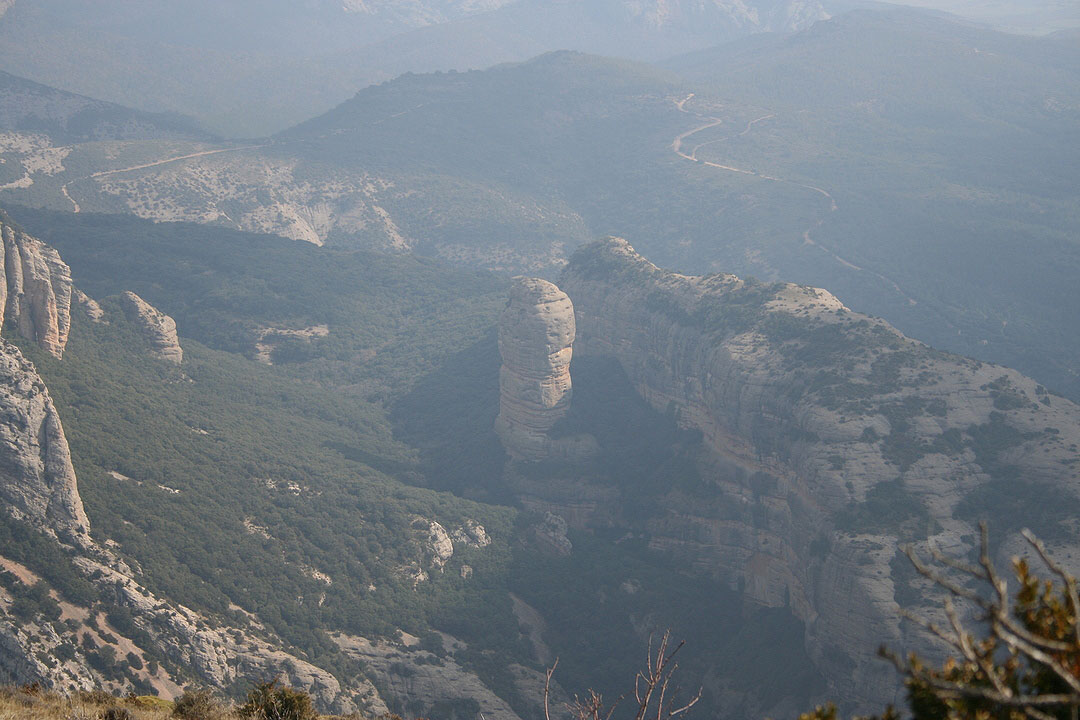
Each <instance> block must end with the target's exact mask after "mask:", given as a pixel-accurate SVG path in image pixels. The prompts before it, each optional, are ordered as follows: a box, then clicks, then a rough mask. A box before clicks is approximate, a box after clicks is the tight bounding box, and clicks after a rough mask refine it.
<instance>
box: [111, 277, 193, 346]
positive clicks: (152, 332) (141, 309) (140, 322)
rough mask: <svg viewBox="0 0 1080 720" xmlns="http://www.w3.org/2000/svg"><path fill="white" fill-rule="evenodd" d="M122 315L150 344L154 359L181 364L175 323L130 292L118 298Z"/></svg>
mask: <svg viewBox="0 0 1080 720" xmlns="http://www.w3.org/2000/svg"><path fill="white" fill-rule="evenodd" d="M120 305H121V306H122V307H123V308H124V314H126V315H127V316H128V319H129V320H131V321H132V322H134V323H135V324H136V325H137V326H138V327H139V330H140V331H142V334H143V336H144V337H145V338H146V339H147V341H148V342H149V343H150V348H151V353H152V354H153V355H154V357H156V358H159V359H161V360H165V361H167V362H171V363H173V364H174V365H179V364H180V363H181V362H183V359H184V351H183V349H182V348H181V347H180V341H179V340H178V339H177V337H176V321H175V320H173V319H172V318H171V317H169V316H168V315H166V314H165V313H163V312H161V311H160V310H158V309H157V308H155V307H154V306H153V305H151V304H150V303H148V302H146V301H145V300H143V299H142V298H141V297H139V296H138V295H136V294H135V293H133V292H131V291H130V290H129V291H127V292H125V293H124V294H123V295H121V296H120Z"/></svg>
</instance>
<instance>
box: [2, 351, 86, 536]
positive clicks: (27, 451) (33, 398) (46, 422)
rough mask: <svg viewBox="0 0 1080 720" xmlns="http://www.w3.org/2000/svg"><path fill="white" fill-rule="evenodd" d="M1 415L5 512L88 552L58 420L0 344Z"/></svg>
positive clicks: (45, 396) (29, 369)
mask: <svg viewBox="0 0 1080 720" xmlns="http://www.w3.org/2000/svg"><path fill="white" fill-rule="evenodd" d="M0 409H2V412H0V499H2V500H3V503H4V505H5V506H6V508H7V510H8V512H10V513H11V514H13V515H15V516H16V517H18V518H20V519H23V520H27V521H28V522H30V523H31V524H33V525H35V526H37V527H39V528H41V529H43V530H45V531H46V532H49V533H50V534H52V535H54V536H58V537H59V538H60V539H62V540H63V541H65V542H69V543H75V544H76V545H80V546H86V545H87V544H88V543H89V537H88V534H87V533H88V532H89V529H90V522H89V520H87V518H86V513H85V512H84V511H83V505H82V499H81V498H80V497H79V490H78V487H77V485H76V480H75V470H74V469H73V468H72V466H71V454H70V452H69V451H68V444H67V439H66V438H65V437H64V428H63V427H62V426H61V424H60V417H59V416H58V415H57V413H56V408H55V407H54V406H53V402H52V398H50V397H49V391H48V389H47V388H46V387H45V383H44V382H43V381H42V379H41V377H40V376H38V374H37V371H36V370H35V369H34V366H33V365H32V364H30V362H29V361H27V360H26V359H25V358H24V357H23V356H22V353H21V352H19V349H18V348H16V347H15V346H14V345H12V344H11V343H8V342H7V341H3V340H0Z"/></svg>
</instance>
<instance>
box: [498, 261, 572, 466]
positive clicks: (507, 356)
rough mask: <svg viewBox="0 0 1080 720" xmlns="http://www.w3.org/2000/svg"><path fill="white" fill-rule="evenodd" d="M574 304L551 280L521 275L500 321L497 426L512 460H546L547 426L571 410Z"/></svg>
mask: <svg viewBox="0 0 1080 720" xmlns="http://www.w3.org/2000/svg"><path fill="white" fill-rule="evenodd" d="M574 334H575V324H574V306H573V304H572V303H571V302H570V298H569V297H567V296H566V293H564V292H563V291H562V290H560V289H559V288H558V287H556V286H555V285H553V284H552V283H550V282H548V281H546V280H541V279H539V278H526V277H519V278H515V279H514V284H513V286H512V287H511V288H510V302H509V303H508V304H507V306H506V310H504V311H503V314H502V317H501V319H500V320H499V353H500V354H501V355H502V363H503V364H502V368H501V369H500V370H499V416H498V418H497V419H496V420H495V431H496V432H497V433H498V435H499V438H500V439H501V440H502V443H503V446H504V447H505V448H506V450H507V452H509V453H510V456H511V457H512V458H514V459H519V460H542V459H545V458H546V457H548V456H549V455H550V454H551V451H552V441H551V439H550V438H549V436H548V433H549V431H550V430H551V429H552V427H553V426H554V425H555V423H556V422H558V421H559V419H560V418H562V417H563V416H565V415H566V413H567V411H568V410H569V409H570V394H571V387H570V357H571V355H572V354H573V349H572V346H573V343H574Z"/></svg>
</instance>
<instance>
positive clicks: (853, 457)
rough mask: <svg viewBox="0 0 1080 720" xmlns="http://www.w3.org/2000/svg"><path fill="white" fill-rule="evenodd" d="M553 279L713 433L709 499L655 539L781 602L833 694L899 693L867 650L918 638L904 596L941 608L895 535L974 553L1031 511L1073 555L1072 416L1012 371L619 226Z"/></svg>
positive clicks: (594, 344)
mask: <svg viewBox="0 0 1080 720" xmlns="http://www.w3.org/2000/svg"><path fill="white" fill-rule="evenodd" d="M560 285H561V287H562V288H563V289H564V290H565V291H566V293H567V294H568V295H569V296H570V298H572V300H573V303H574V307H575V310H576V321H577V324H576V327H577V340H576V352H577V353H578V354H579V355H582V356H588V355H599V356H606V357H612V358H615V359H617V361H618V362H619V364H620V365H621V366H622V368H623V369H624V370H625V372H626V374H627V376H628V377H629V379H630V381H631V383H632V384H633V385H634V387H635V388H636V390H637V392H638V393H639V394H640V395H641V396H642V397H644V398H645V399H646V400H647V401H648V402H649V403H650V404H652V405H653V406H654V407H655V408H656V409H657V410H659V411H661V412H665V413H668V414H670V415H672V416H674V417H676V418H677V419H678V422H679V423H680V424H682V425H684V426H686V427H690V428H696V429H698V430H700V431H701V433H702V435H703V438H704V446H705V448H706V451H707V453H708V455H709V457H710V458H711V459H709V460H708V461H707V462H704V463H703V465H704V466H705V475H706V477H704V478H703V480H704V481H705V483H706V484H707V485H708V486H709V492H707V493H704V494H701V495H700V496H689V495H686V494H685V493H672V494H671V495H669V496H666V497H665V498H664V499H663V500H662V501H661V502H660V503H659V504H658V507H657V509H656V512H655V513H654V514H653V515H652V518H651V519H650V520H649V521H648V525H649V526H648V528H647V530H648V532H649V536H650V537H651V538H652V539H651V544H652V547H654V548H656V549H658V550H661V551H664V552H667V553H672V554H674V555H675V556H677V557H681V558H682V559H684V560H685V561H686V562H687V563H689V564H690V565H691V566H692V567H694V568H696V569H697V570H698V571H700V572H703V573H708V574H711V575H713V576H714V577H717V578H719V579H722V580H725V581H727V582H728V583H729V584H730V585H731V586H732V587H733V588H742V589H743V592H744V593H745V594H746V596H747V598H748V599H750V600H752V601H754V602H757V603H761V604H765V605H771V606H784V605H788V606H790V607H791V609H792V611H793V612H794V613H795V614H797V615H798V616H799V617H800V618H801V619H802V620H803V621H804V622H805V623H806V627H807V633H806V649H807V651H808V653H809V655H810V656H811V657H812V658H813V659H814V661H815V663H816V664H817V666H818V668H819V669H820V670H821V671H822V673H823V675H824V676H825V677H826V678H827V679H828V680H829V682H830V684H831V687H830V688H829V690H828V693H827V694H828V696H830V697H840V698H850V699H851V701H852V702H851V705H852V707H854V708H859V709H863V710H870V709H871V708H880V706H881V703H882V702H883V701H886V702H887V701H892V700H894V699H896V693H897V690H898V688H897V685H896V679H895V675H894V673H892V672H891V670H890V668H888V667H887V666H886V665H885V664H883V663H880V662H876V661H875V658H874V654H875V651H876V649H877V647H878V646H879V644H880V643H881V642H882V641H884V642H886V643H888V644H890V645H892V646H893V647H904V645H905V644H908V646H909V647H910V646H915V647H919V645H920V644H921V643H922V642H923V641H922V640H920V636H917V635H916V634H914V633H912V634H911V635H908V634H907V633H908V630H907V629H906V628H905V627H902V626H901V625H900V622H899V618H898V616H897V604H898V598H903V601H904V604H905V605H906V606H910V607H913V609H916V610H919V609H920V608H921V609H922V610H923V611H924V612H929V611H931V608H935V607H936V606H937V603H936V601H935V600H934V599H933V598H929V597H927V595H926V589H925V588H924V587H922V586H921V585H920V584H919V583H918V582H917V581H916V580H915V579H914V578H913V577H912V576H913V573H910V572H905V570H908V569H909V567H908V566H907V565H906V563H905V562H902V561H897V560H898V557H899V556H898V552H897V551H898V547H899V546H900V545H901V544H902V543H903V542H906V541H918V540H922V539H925V538H926V537H927V536H928V535H930V536H932V538H933V539H934V540H935V541H936V542H937V544H938V545H939V546H940V547H943V548H946V549H951V550H954V551H957V552H965V551H967V550H970V549H971V546H972V543H973V542H974V540H975V538H976V537H977V534H978V531H977V527H976V523H977V520H978V519H980V518H981V517H991V518H994V519H995V522H996V524H995V527H996V531H997V533H998V536H999V537H1000V539H1001V540H1003V543H1002V546H1003V547H1011V546H1013V545H1014V543H1013V542H1012V540H1013V537H1014V534H1015V533H1016V531H1017V530H1018V529H1019V528H1020V527H1022V525H1023V524H1025V523H1030V524H1032V525H1033V526H1035V527H1038V528H1039V531H1040V534H1042V535H1043V536H1044V537H1046V538H1048V539H1049V540H1050V544H1051V545H1052V546H1053V547H1056V548H1061V549H1063V554H1064V555H1065V556H1067V555H1069V554H1073V555H1075V554H1076V550H1077V549H1078V547H1080V543H1078V542H1077V540H1076V534H1075V527H1074V525H1073V523H1074V521H1075V511H1076V509H1077V508H1080V454H1078V452H1077V446H1078V443H1080V408H1078V407H1077V406H1076V405H1074V404H1072V403H1070V402H1068V401H1067V400H1064V399H1062V398H1061V397H1058V396H1055V395H1052V394H1051V393H1049V392H1048V391H1047V390H1046V389H1045V388H1043V387H1042V386H1040V385H1038V384H1037V383H1036V382H1034V381H1033V380H1031V379H1029V378H1026V377H1024V376H1022V375H1021V374H1020V373H1018V372H1015V371H1013V370H1009V369H1007V368H1003V367H1000V366H994V365H989V364H984V363H980V362H978V361H974V360H970V359H967V358H962V357H958V356H953V355H949V354H946V353H941V352H937V351H935V350H933V349H931V348H929V347H927V346H925V345H923V344H922V343H919V342H916V341H914V340H911V339H909V338H907V337H904V336H903V335H902V334H901V333H899V332H898V331H896V330H895V329H894V328H892V327H891V326H889V325H888V324H887V323H885V322H883V321H881V320H877V319H873V318H870V317H867V316H864V315H861V314H859V313H856V312H852V311H850V310H849V309H847V308H846V307H844V306H843V305H842V304H841V303H840V301H839V300H837V299H836V298H835V297H833V296H832V295H830V294H829V293H828V292H826V291H824V290H820V289H816V288H810V287H802V286H797V285H791V284H785V283H777V284H768V285H766V284H761V283H752V282H748V281H743V280H740V279H739V278H737V277H735V276H733V275H724V274H717V275H710V276H705V277H691V276H686V275H679V274H676V273H671V272H666V271H663V270H661V269H659V268H657V267H656V266H654V265H653V264H651V263H649V262H648V261H647V260H645V259H644V258H642V257H641V256H640V255H639V254H638V253H636V252H635V251H634V249H633V248H632V247H630V245H629V244H628V243H626V242H625V241H623V240H619V239H615V238H611V239H608V240H606V241H603V242H600V243H596V244H593V245H590V246H587V247H585V248H583V249H581V250H580V251H578V253H577V254H576V255H575V256H574V258H573V259H572V260H571V262H570V264H569V265H568V267H567V268H566V270H565V271H564V274H563V276H562V278H561V280H560ZM1003 494H1004V496H1008V498H1009V502H1008V503H1007V507H1000V505H1001V502H1002V501H1001V500H1000V498H1001V497H1003ZM1048 508H1060V510H1055V511H1049V510H1048ZM1004 561H1005V562H1007V559H1004Z"/></svg>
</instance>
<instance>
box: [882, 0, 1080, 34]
mask: <svg viewBox="0 0 1080 720" xmlns="http://www.w3.org/2000/svg"><path fill="white" fill-rule="evenodd" d="M902 4H904V5H916V6H918V7H929V8H937V9H938V10H946V11H948V12H951V13H956V14H957V15H963V16H964V17H969V18H971V19H973V20H980V21H982V22H987V23H992V24H993V25H996V26H998V27H1000V28H1002V29H1004V30H1012V31H1015V32H1027V33H1031V32H1035V33H1042V32H1050V31H1054V30H1063V29H1065V28H1075V27H1080V0H902Z"/></svg>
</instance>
